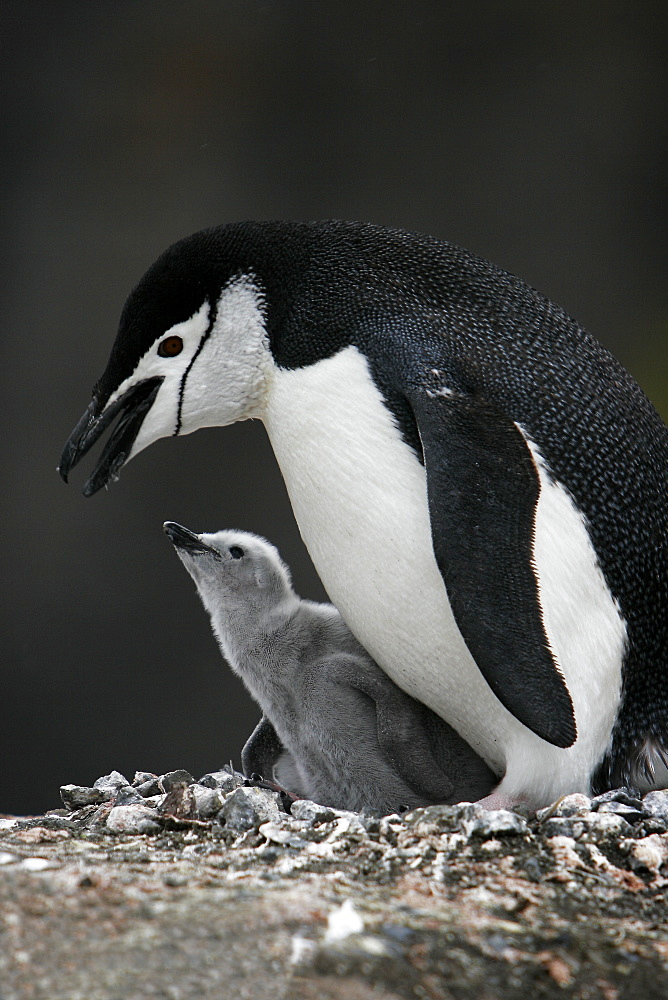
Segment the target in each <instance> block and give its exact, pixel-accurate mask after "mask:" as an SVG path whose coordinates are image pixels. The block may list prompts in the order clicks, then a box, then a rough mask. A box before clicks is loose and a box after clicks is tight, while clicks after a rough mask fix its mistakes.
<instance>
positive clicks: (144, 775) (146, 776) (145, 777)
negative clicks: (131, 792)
mask: <svg viewBox="0 0 668 1000" xmlns="http://www.w3.org/2000/svg"><path fill="white" fill-rule="evenodd" d="M151 779H153V780H155V781H157V780H158V775H157V774H154V773H153V771H135V776H134V778H133V780H132V787H133V788H138V787H139V785H144V784H145V783H146V782H147V781H151Z"/></svg>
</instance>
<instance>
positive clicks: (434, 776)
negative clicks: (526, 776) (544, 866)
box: [164, 521, 496, 814]
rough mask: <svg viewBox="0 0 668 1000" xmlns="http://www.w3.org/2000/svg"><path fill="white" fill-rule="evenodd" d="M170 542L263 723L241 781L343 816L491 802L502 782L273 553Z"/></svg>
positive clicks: (175, 535)
mask: <svg viewBox="0 0 668 1000" xmlns="http://www.w3.org/2000/svg"><path fill="white" fill-rule="evenodd" d="M164 529H165V532H166V533H167V535H168V536H169V538H170V539H171V541H172V543H173V544H174V547H175V549H176V552H177V554H178V556H179V558H180V559H181V562H182V563H183V565H184V566H185V568H186V569H187V570H188V572H189V573H190V575H191V576H192V578H193V580H194V581H195V584H196V586H197V590H198V592H199V595H200V597H201V599H202V603H203V604H204V607H205V608H206V610H207V611H208V613H209V616H210V618H211V624H212V626H213V631H214V633H215V635H216V637H217V639H218V643H219V645H220V649H221V652H222V654H223V656H224V657H225V659H226V660H227V662H228V663H229V664H230V666H231V667H232V669H233V670H234V672H235V673H236V674H238V675H239V676H240V677H241V679H242V680H243V681H244V683H245V685H246V687H247V688H248V690H249V692H250V694H251V695H252V696H253V698H255V700H256V701H257V702H258V704H259V705H260V707H261V709H262V712H263V717H262V719H261V721H260V722H259V723H258V725H257V727H256V729H255V730H254V732H253V734H252V736H251V738H250V739H249V740H248V742H247V743H246V746H245V747H244V750H243V753H242V764H243V770H244V773H245V774H246V775H247V776H248V777H250V776H251V775H252V774H253V773H257V774H260V775H262V776H263V777H264V778H267V779H269V780H272V779H275V780H276V781H278V782H279V783H280V785H282V786H283V787H284V788H285V789H287V791H288V792H291V793H293V794H296V795H298V796H300V797H302V798H308V799H311V800H313V801H315V802H320V803H321V804H322V805H329V806H334V807H335V808H339V809H357V810H374V811H377V812H381V813H383V814H387V813H390V812H397V811H398V810H399V809H401V808H415V807H417V806H424V805H429V804H432V803H438V802H440V803H443V802H445V803H451V802H461V801H462V800H467V801H471V799H478V798H480V797H481V796H482V795H486V794H487V793H488V792H490V791H491V790H492V788H493V787H494V785H495V784H496V777H495V775H494V773H493V772H492V771H490V769H489V768H488V767H487V765H486V764H485V763H484V762H483V761H482V760H481V759H480V758H479V757H478V756H477V755H476V754H475V753H474V752H473V751H472V750H471V748H470V747H469V746H468V744H467V743H465V742H464V740H463V739H462V738H461V736H459V734H458V733H456V732H455V731H454V729H452V728H451V727H450V726H448V725H447V723H445V722H444V721H443V720H442V719H441V718H439V716H437V715H435V713H434V712H431V711H430V710H429V709H428V708H426V707H425V706H424V705H421V704H420V703H419V702H416V701H415V700H414V699H413V698H410V697H409V696H408V695H407V694H405V693H404V692H403V691H402V690H401V689H400V688H398V687H397V686H396V684H393V683H392V681H391V680H390V679H389V677H387V676H386V675H385V674H384V673H383V671H382V670H381V669H380V667H378V666H377V665H376V664H375V663H374V662H373V660H372V659H371V657H370V656H369V655H368V653H367V652H366V651H365V650H364V649H363V648H362V646H360V644H359V643H358V642H357V640H356V639H355V637H354V636H353V635H352V633H351V632H350V630H349V629H348V628H347V627H346V625H345V623H344V622H343V620H342V618H341V616H340V615H339V613H338V611H337V610H336V608H334V607H333V606H332V605H331V604H317V603H314V602H313V601H303V600H300V598H299V597H298V596H297V595H296V594H295V592H294V590H293V589H292V586H291V583H290V573H289V570H288V568H287V567H286V566H285V564H284V563H283V562H282V561H281V559H280V557H279V555H278V552H277V551H276V549H275V548H274V546H273V545H270V543H269V542H267V541H266V539H264V538H259V537H258V536H257V535H252V534H249V533H248V532H242V531H218V532H215V533H213V534H199V535H198V534H195V533H194V532H192V531H190V530H189V529H188V528H184V527H183V526H182V525H180V524H176V523H175V522H174V521H167V522H165V525H164Z"/></svg>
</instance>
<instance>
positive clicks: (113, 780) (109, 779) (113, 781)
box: [93, 771, 130, 794]
mask: <svg viewBox="0 0 668 1000" xmlns="http://www.w3.org/2000/svg"><path fill="white" fill-rule="evenodd" d="M129 784H130V782H129V781H128V779H127V778H126V777H125V775H124V774H121V773H120V771H111V772H110V773H109V774H103V775H102V777H101V778H98V779H97V781H94V782H93V788H101V789H102V790H103V791H109V792H111V793H112V794H115V793H116V792H117V791H118V790H119V789H120V788H124V787H125V786H126V785H129Z"/></svg>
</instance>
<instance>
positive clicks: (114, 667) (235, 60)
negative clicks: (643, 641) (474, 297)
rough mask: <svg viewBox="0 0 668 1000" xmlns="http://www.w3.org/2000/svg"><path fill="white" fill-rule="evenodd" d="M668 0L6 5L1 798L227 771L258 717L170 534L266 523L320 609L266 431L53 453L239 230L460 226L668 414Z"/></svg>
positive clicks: (15, 802) (451, 230)
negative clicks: (147, 288) (179, 242)
mask: <svg viewBox="0 0 668 1000" xmlns="http://www.w3.org/2000/svg"><path fill="white" fill-rule="evenodd" d="M667 29H668V5H666V4H665V3H664V2H656V3H655V2H643V3H638V2H637V0H629V2H626V0H625V2H615V0H597V2H590V0H577V2H571V0H559V2H544V3H536V2H535V0H503V2H501V0H499V2H491V0H478V2H475V3H469V4H464V3H460V2H452V0H406V2H396V3H392V2H388V0H366V2H363V3H360V2H359V0H338V2H335V3H334V2H329V3H327V2H318V3H314V2H313V0H282V2H273V3H260V2H255V0H220V2H217V3H210V2H208V0H207V2H203V0H190V2H189V3H187V4H184V3H182V2H180V0H179V2H173V0H172V2H170V0H160V2H143V3H136V2H135V0H114V2H110V0H106V2H95V3H79V2H77V3H74V2H71V0H59V2H58V3H53V2H51V0H45V2H41V3H40V2H35V0H21V2H20V3H18V2H16V0H15V2H13V3H9V4H7V5H5V7H4V13H3V14H2V33H1V34H2V37H1V40H0V44H1V46H2V50H1V51H2V60H1V62H2V69H1V72H2V74H3V77H4V85H3V88H2V100H3V116H2V132H1V135H2V151H3V156H2V179H3V189H2V190H3V207H4V224H3V232H4V237H5V248H4V252H3V254H2V292H3V296H2V302H3V312H4V315H3V319H2V345H3V350H2V368H1V369H0V372H1V378H2V386H1V396H0V398H1V401H2V407H3V415H2V427H3V434H2V444H3V451H4V457H3V462H2V470H3V479H2V481H3V489H2V493H1V494H0V503H1V505H2V506H1V508H0V526H1V531H2V565H3V601H2V611H3V615H2V619H3V628H2V635H3V649H2V697H1V699H0V702H1V703H0V741H1V745H2V762H1V765H0V812H16V813H25V812H36V811H43V810H45V809H47V808H52V807H55V806H57V805H59V798H58V786H59V785H60V784H62V783H66V782H76V783H81V784H85V783H88V782H92V781H93V779H94V778H96V777H97V776H98V775H100V774H103V773H105V772H107V771H109V770H110V769H112V768H118V769H120V770H123V771H124V772H125V773H126V774H127V776H128V777H129V778H131V777H132V774H133V772H134V770H135V769H144V770H154V771H164V770H168V769H172V768H175V767H185V768H188V769H190V770H191V771H193V772H194V773H195V774H196V775H198V774H201V773H202V772H204V771H205V770H209V769H211V768H214V767H217V766H220V765H221V764H222V763H223V762H225V761H227V760H229V759H230V757H233V758H234V760H235V762H236V763H237V764H238V763H239V755H240V749H241V746H242V743H243V741H244V739H245V738H246V736H247V735H248V734H249V732H250V730H251V728H252V726H253V725H254V723H255V721H256V719H257V718H258V716H259V713H258V711H257V709H256V708H255V707H254V706H253V705H252V703H251V702H250V700H249V699H248V698H247V697H246V695H245V694H244V692H243V690H242V688H241V685H240V683H239V682H237V681H236V680H235V679H234V678H233V677H232V675H231V674H230V671H229V670H228V669H227V668H226V667H224V665H223V662H222V660H221V659H220V656H219V654H218V650H217V646H216V644H215V642H214V640H213V637H212V636H211V633H210V631H209V627H208V621H207V619H206V617H205V614H204V611H203V610H202V609H201V608H200V606H199V604H198V600H197V598H196V595H195V591H194V587H193V585H192V582H191V580H190V578H189V577H188V576H187V575H186V573H185V571H184V570H183V568H182V567H181V565H180V564H179V562H178V560H177V559H176V557H175V555H174V553H173V551H172V549H171V546H170V544H169V543H168V541H167V539H166V538H165V537H164V536H163V534H162V531H161V524H162V521H163V520H165V519H175V520H178V521H181V522H183V523H184V524H186V525H188V526H189V527H191V528H193V529H195V530H216V529H218V528H221V527H239V528H245V529H250V530H253V531H256V532H259V533H261V534H264V535H266V536H268V537H269V538H270V539H271V540H272V541H274V542H275V543H276V544H278V546H279V547H280V549H281V552H282V554H283V556H284V558H285V559H286V560H287V561H288V562H289V563H290V564H291V566H292V568H293V574H294V578H295V583H296V587H297V589H298V590H299V591H300V592H301V593H302V595H304V596H308V597H313V598H316V599H318V598H323V597H324V594H323V592H322V589H321V587H320V584H319V582H318V580H317V577H316V576H315V573H314V571H313V568H312V567H311V565H310V563H309V560H308V557H307V555H306V552H305V550H304V548H303V546H302V545H301V542H300V539H299V536H298V533H297V530H296V527H295V525H294V522H293V520H292V515H291V512H290V508H289V504H288V501H287V498H286V495H285V491H284V489H283V485H282V480H281V478H280V475H279V473H278V471H277V468H276V467H275V465H274V461H273V457H272V455H271V452H270V449H269V447H268V444H267V442H266V440H265V436H264V432H263V429H262V427H261V426H259V425H255V424H242V425H237V426H236V427H232V428H228V429H225V430H221V429H218V430H207V431H200V432H199V433H197V434H195V435H193V436H191V437H187V438H184V439H182V440H179V441H173V440H167V441H161V442H159V443H158V444H157V445H154V446H153V447H151V448H150V449H149V450H148V451H147V452H145V453H143V454H142V455H140V456H139V457H138V458H137V460H136V461H134V462H132V463H131V464H130V466H128V468H127V469H126V470H125V471H124V472H123V475H122V479H121V482H120V483H119V484H117V485H115V486H114V487H113V488H112V489H111V490H110V491H109V492H105V493H102V494H98V495H97V496H95V497H93V498H92V499H90V500H85V499H84V498H83V497H82V496H81V492H80V489H81V486H82V485H83V481H84V478H85V472H87V471H88V470H89V468H90V465H91V463H90V461H89V462H84V469H83V470H82V471H80V470H76V472H75V473H74V474H73V476H72V483H71V485H70V486H69V487H66V486H64V485H63V484H62V482H61V481H60V479H59V478H58V476H57V475H56V472H55V468H56V465H57V462H58V459H59V456H60V451H61V448H62V445H63V443H64V441H65V439H66V437H67V436H68V434H69V432H70V430H71V428H72V426H73V425H74V423H75V422H76V420H77V419H78V417H79V415H80V414H81V412H82V411H83V409H84V408H85V406H86V405H87V403H88V400H89V397H90V390H91V388H92V386H93V383H94V382H95V380H96V379H97V378H98V377H99V375H100V374H101V372H102V369H103V367H104V365H105V363H106V358H107V354H108V351H109V348H110V346H111V343H112V340H113V337H114V334H115V329H116V323H117V320H118V316H119V313H120V309H121V307H122V304H123V301H124V299H125V296H126V295H127V293H128V291H129V290H130V288H131V287H132V285H133V284H134V283H135V282H136V281H137V280H138V278H139V277H140V275H141V274H142V272H143V271H144V270H145V268H146V267H147V266H148V265H149V264H150V263H151V262H152V261H153V259H154V258H155V257H156V256H157V255H158V254H159V253H160V252H161V251H162V250H163V249H164V248H165V247H166V246H167V245H168V244H169V243H171V242H173V241H174V240H176V239H178V238H179V237H181V236H184V235H186V234H188V233H191V232H193V231H195V230H197V229H200V228H203V227H205V226H210V225H213V224H217V223H220V222H225V221H232V220H237V219H250V218H253V219H261V218H289V219H314V218H350V219H363V220H370V221H373V222H377V223H381V224H386V225H393V226H401V227H404V228H407V229H412V230H418V231H424V232H428V233H432V234H434V235H436V236H439V237H443V238H445V239H447V240H450V241H452V242H455V243H460V244H463V245H464V246H466V247H468V248H470V249H472V250H474V251H475V252H477V253H479V254H481V255H483V256H485V257H488V258H490V259H491V260H493V261H495V262H496V263H498V264H500V265H501V266H503V267H504V268H506V269H508V270H510V271H513V272H515V273H516V274H519V275H520V276H521V277H523V278H524V279H526V280H527V281H528V282H530V283H531V284H533V285H535V286H536V287H538V288H539V289H541V291H543V292H545V293H546V294H547V295H549V296H550V297H551V298H553V299H555V300H556V301H557V302H559V303H561V304H562V305H564V306H565V307H566V308H567V309H568V311H569V312H571V313H572V314H573V315H574V316H576V317H577V318H578V319H579V320H580V322H582V323H583V324H584V325H585V326H587V327H588V328H589V329H591V330H592V331H593V332H594V333H595V334H596V335H597V336H598V337H599V339H600V340H601V341H603V343H604V344H606V345H607V346H608V347H609V348H610V349H611V350H612V351H613V352H614V353H615V354H616V355H617V356H618V357H619V358H620V359H621V360H622V361H623V362H624V364H626V366H627V367H628V368H629V369H630V370H631V372H632V373H633V374H634V375H635V377H636V378H637V379H638V381H639V382H640V384H641V385H642V386H643V388H644V389H645V391H646V392H647V393H648V395H649V396H650V397H651V398H652V399H653V400H654V402H655V404H656V405H657V406H658V407H659V408H660V409H661V411H662V413H663V415H664V418H665V417H666V416H668V368H667V353H668V352H667V346H666V342H667V336H666V331H667V327H668V283H667V282H666V264H667V261H668V246H667V232H666V179H667V178H666V169H667V165H668V157H667V150H666V135H667V131H668V130H667V128H666V122H667V121H668V108H667V103H668V102H667V96H668V49H667V44H666V43H667V40H668V30H667Z"/></svg>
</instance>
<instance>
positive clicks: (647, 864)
mask: <svg viewBox="0 0 668 1000" xmlns="http://www.w3.org/2000/svg"><path fill="white" fill-rule="evenodd" d="M652 794H653V793H652ZM619 848H620V850H621V851H622V853H624V854H629V855H630V861H631V868H633V869H634V870H635V871H648V872H653V873H654V874H655V875H656V874H658V872H659V870H660V868H661V867H662V866H663V865H664V864H666V862H667V861H668V836H667V835H666V834H663V835H660V834H658V833H653V834H651V835H650V836H649V837H642V838H641V839H640V840H623V841H622V842H621V843H620V845H619Z"/></svg>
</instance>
